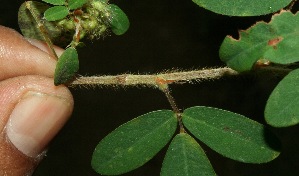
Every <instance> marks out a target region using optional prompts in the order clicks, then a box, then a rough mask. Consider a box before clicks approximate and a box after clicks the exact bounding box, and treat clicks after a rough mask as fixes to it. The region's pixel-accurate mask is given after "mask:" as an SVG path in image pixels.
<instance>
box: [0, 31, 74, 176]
mask: <svg viewBox="0 0 299 176" xmlns="http://www.w3.org/2000/svg"><path fill="white" fill-rule="evenodd" d="M29 41H30V42H28V41H27V40H25V39H24V38H23V37H22V36H21V35H20V34H18V33H17V32H15V31H14V30H11V29H9V28H6V27H3V26H0V130H1V133H0V175H9V176H14V175H17V176H21V175H31V174H32V173H33V171H34V168H35V167H36V166H37V164H38V163H39V162H40V160H41V159H42V158H43V156H44V155H45V149H46V147H47V145H48V143H49V142H50V141H51V140H52V138H53V137H54V136H55V135H56V134H57V132H58V131H59V130H60V129H61V128H62V126H63V125H64V124H65V122H66V121H67V119H68V117H69V116H70V115H71V113H72V110H73V98H72V95H71V93H70V91H69V90H68V89H67V88H66V87H65V86H54V83H53V75H54V70H55V65H56V61H55V59H54V57H53V56H52V55H51V54H49V53H51V52H49V50H48V48H47V46H46V45H45V44H43V43H41V42H38V41H35V40H29ZM55 50H56V51H57V54H58V55H59V54H61V53H62V49H59V48H55Z"/></svg>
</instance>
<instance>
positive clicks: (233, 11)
mask: <svg viewBox="0 0 299 176" xmlns="http://www.w3.org/2000/svg"><path fill="white" fill-rule="evenodd" d="M291 1H292V0H279V1H273V0H250V1H249V0H221V1H219V0H193V2H194V3H196V4H197V5H199V6H201V7H203V8H205V9H208V10H211V11H212V12H215V13H219V14H222V15H229V16H258V15H265V14H269V13H273V12H276V11H278V10H280V9H282V8H284V7H286V6H287V5H288V4H290V3H291Z"/></svg>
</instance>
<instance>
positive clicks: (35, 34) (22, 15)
mask: <svg viewBox="0 0 299 176" xmlns="http://www.w3.org/2000/svg"><path fill="white" fill-rule="evenodd" d="M27 3H29V4H30V7H31V9H32V11H33V12H34V13H35V14H36V15H37V17H40V16H43V14H44V12H45V11H46V10H47V9H48V8H50V6H48V5H46V4H44V3H40V2H35V1H27ZM39 20H40V22H41V23H42V24H43V25H44V26H45V28H46V30H47V31H46V33H48V34H49V38H50V39H51V40H52V41H53V43H56V42H59V41H60V36H61V30H60V29H59V28H57V27H56V24H55V23H53V22H49V21H46V20H42V19H39ZM18 23H19V27H20V29H21V32H22V34H23V35H24V36H25V37H27V38H33V39H37V40H44V38H43V36H42V35H41V31H40V29H39V28H38V25H37V23H36V21H35V19H34V18H33V16H32V14H31V13H30V11H29V10H28V9H27V7H26V2H24V3H23V4H22V5H21V6H20V8H19V13H18Z"/></svg>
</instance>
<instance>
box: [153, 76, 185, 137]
mask: <svg viewBox="0 0 299 176" xmlns="http://www.w3.org/2000/svg"><path fill="white" fill-rule="evenodd" d="M156 83H157V85H158V87H159V89H160V90H161V91H162V92H163V93H164V94H165V96H166V98H167V100H168V102H169V104H170V106H171V108H172V110H173V112H174V113H175V114H176V117H177V120H178V122H179V127H180V133H185V129H184V125H183V122H182V115H181V111H180V109H179V108H178V106H177V104H176V102H175V99H174V97H173V96H172V95H171V92H170V89H169V86H168V83H167V81H166V80H165V79H163V78H160V77H158V78H156Z"/></svg>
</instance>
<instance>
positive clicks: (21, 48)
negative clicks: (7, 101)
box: [0, 26, 56, 80]
mask: <svg viewBox="0 0 299 176" xmlns="http://www.w3.org/2000/svg"><path fill="white" fill-rule="evenodd" d="M55 66H56V60H55V58H54V57H51V56H50V55H49V54H47V53H46V52H45V51H42V50H40V49H39V48H37V47H35V46H33V45H31V44H30V43H29V42H28V41H27V40H26V39H24V38H23V36H21V35H20V34H19V33H17V32H16V31H14V30H12V29H9V28H6V27H3V26H0V80H4V79H7V78H11V77H15V76H21V75H43V76H46V77H53V75H54V71H55Z"/></svg>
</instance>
